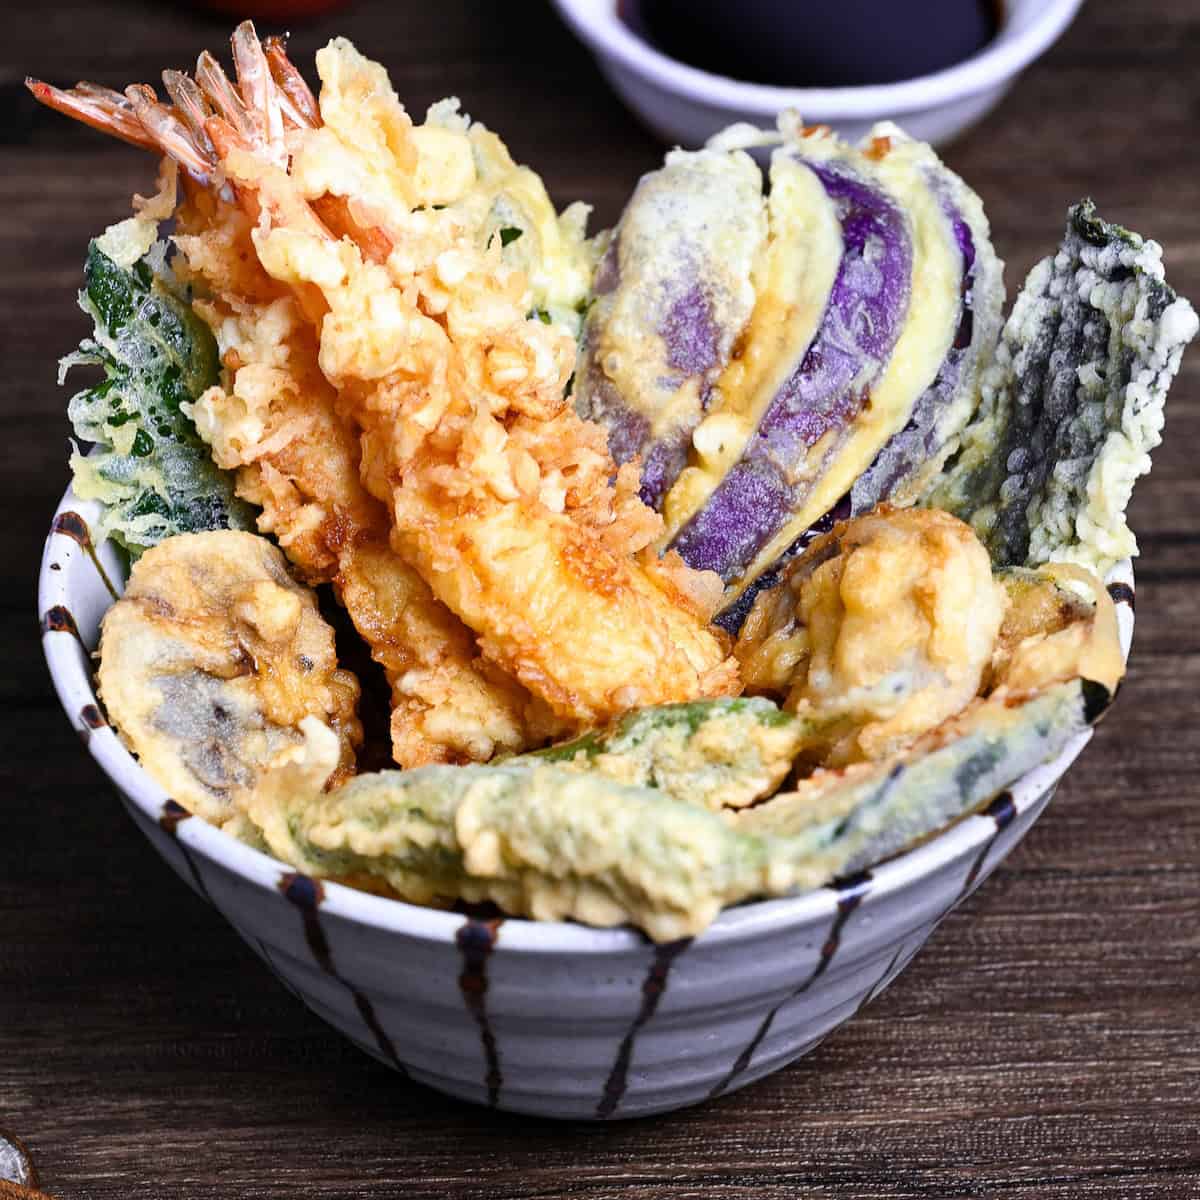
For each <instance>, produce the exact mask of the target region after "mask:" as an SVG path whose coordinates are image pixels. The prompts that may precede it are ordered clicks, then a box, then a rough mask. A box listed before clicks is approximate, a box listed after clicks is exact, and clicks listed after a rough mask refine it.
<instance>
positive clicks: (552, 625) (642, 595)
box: [56, 23, 739, 765]
mask: <svg viewBox="0 0 1200 1200" xmlns="http://www.w3.org/2000/svg"><path fill="white" fill-rule="evenodd" d="M234 48H235V59H236V61H237V63H238V72H239V78H238V87H239V88H240V92H239V91H237V90H235V88H234V85H233V84H232V83H231V82H230V81H229V80H228V79H227V78H226V77H225V76H224V75H223V73H222V72H221V71H220V68H219V67H218V66H217V64H216V63H215V60H213V59H211V57H205V58H203V59H202V61H201V63H200V65H199V66H198V68H197V79H196V81H195V82H194V85H193V83H192V81H189V80H186V79H185V78H184V77H182V76H177V75H173V76H172V78H173V79H174V81H175V84H174V90H172V91H171V95H172V98H173V99H174V100H175V102H176V103H175V106H174V107H171V106H167V105H163V104H161V103H159V102H158V100H157V99H156V97H155V96H154V93H153V91H152V90H151V89H150V88H148V87H135V88H132V89H130V90H129V93H128V99H127V101H122V102H120V103H116V104H115V105H114V104H113V102H112V100H111V97H109V94H108V93H104V97H105V99H103V100H98V99H97V95H98V93H97V92H96V90H95V89H91V88H90V87H89V88H84V89H83V90H82V91H80V92H78V93H77V94H72V95H68V94H66V93H57V94H56V95H57V102H59V103H61V104H62V105H64V106H65V107H66V108H67V109H68V110H70V111H74V112H76V113H79V114H84V113H86V114H89V115H90V116H89V119H96V117H95V113H96V111H97V105H99V108H100V110H102V111H103V112H104V113H105V114H106V116H105V117H104V120H105V121H106V122H107V123H108V126H109V127H110V128H112V129H113V131H114V132H117V133H118V135H120V136H125V137H133V139H134V140H135V141H136V142H137V144H139V145H149V146H156V147H158V148H160V149H162V150H163V151H164V152H165V153H166V154H167V155H168V156H169V157H171V158H172V159H174V160H175V161H176V162H177V163H178V164H179V166H180V168H181V174H182V175H183V176H184V177H185V182H184V188H185V200H184V203H183V205H182V206H181V207H180V208H179V210H178V212H177V214H176V216H177V227H176V244H177V246H178V247H179V249H180V251H181V252H182V254H181V257H182V259H183V260H185V261H184V262H183V263H181V264H180V274H181V275H182V276H183V277H184V279H185V281H186V282H188V283H190V284H192V285H193V288H194V292H195V295H196V296H197V301H196V307H197V309H198V311H200V312H201V313H202V315H203V316H204V317H205V319H206V320H208V322H209V323H210V325H211V326H212V328H213V329H214V331H215V333H216V336H217V340H218V343H219V345H220V348H221V352H222V360H223V364H224V366H225V369H226V378H225V379H224V380H223V386H222V387H220V388H215V389H212V390H211V391H210V392H209V393H207V394H206V395H205V396H204V397H202V398H201V400H200V401H199V402H198V403H197V404H196V405H194V406H193V415H194V418H195V420H196V424H197V427H198V428H199V429H200V431H201V433H202V435H203V436H204V437H205V438H206V439H207V440H209V442H210V444H211V445H212V446H213V449H214V458H215V459H216V460H217V462H218V463H219V464H220V465H221V466H224V467H228V468H236V469H237V470H238V472H239V491H240V492H241V494H242V495H243V496H245V497H246V498H248V499H251V500H254V501H255V502H256V503H258V504H260V505H262V507H263V516H262V518H261V528H262V529H263V530H264V531H269V532H273V533H274V534H275V535H276V536H277V537H278V538H279V541H280V544H281V545H282V546H283V547H284V548H285V550H286V552H287V554H288V555H289V557H291V558H292V560H293V561H294V562H295V563H296V564H297V565H298V566H299V567H300V569H301V572H302V574H303V575H304V577H305V578H306V579H307V580H308V581H310V582H318V581H322V580H331V581H332V582H333V583H334V584H335V586H336V587H337V588H338V590H339V593H340V594H341V596H342V597H343V598H344V599H345V600H346V603H347V605H348V607H349V609H350V614H351V616H352V618H353V619H354V622H355V624H356V626H357V628H358V629H359V630H360V632H362V633H363V635H364V637H366V638H367V639H368V640H369V641H370V642H371V645H372V650H373V652H374V654H375V657H376V658H377V659H378V660H379V661H380V662H382V663H383V664H384V667H385V669H386V671H387V673H388V678H389V682H390V683H391V686H392V689H393V697H394V699H395V702H396V713H395V717H394V719H393V734H394V743H395V751H396V756H397V758H398V759H399V760H400V761H401V763H402V764H403V765H416V764H419V763H422V762H429V761H450V762H460V761H465V760H469V759H471V758H484V757H487V756H488V755H490V754H491V753H494V752H495V751H496V750H497V749H504V750H517V749H522V748H527V747H529V746H532V745H535V744H536V743H537V742H538V741H539V740H544V738H545V737H546V736H547V734H549V733H556V732H561V731H566V730H572V729H576V728H578V727H580V726H582V725H587V724H592V723H595V722H597V721H602V720H604V719H606V718H608V717H610V716H612V715H615V714H617V713H620V712H622V711H624V710H625V709H627V708H629V707H631V706H634V705H639V704H654V703H662V702H668V701H677V700H688V699H693V698H696V697H702V696H717V695H726V694H732V693H736V692H737V691H738V690H739V682H738V675H737V665H736V663H735V661H734V660H733V659H732V658H731V657H729V656H728V647H727V644H726V639H725V638H724V635H722V634H719V633H715V632H713V631H712V630H710V629H709V628H708V620H709V618H710V617H711V615H712V606H713V604H714V602H715V598H716V596H717V595H718V594H719V592H718V589H719V582H718V581H716V580H715V577H711V576H705V575H701V574H699V573H696V572H693V571H690V570H689V569H688V568H687V567H685V566H684V565H683V563H682V562H680V561H677V560H672V561H666V562H659V561H657V560H656V558H655V557H654V555H653V553H652V551H651V550H650V549H649V547H651V546H652V544H653V543H654V541H655V539H656V538H657V537H658V535H659V534H660V532H661V527H662V522H661V520H660V518H659V517H658V516H657V515H656V514H655V513H654V512H653V511H652V510H650V509H648V508H647V507H646V506H645V505H643V504H642V502H641V500H640V499H639V497H638V477H637V467H636V466H635V465H633V464H629V465H627V466H626V467H624V468H623V469H622V470H621V471H620V472H617V471H616V469H615V467H614V464H613V462H612V459H611V457H610V455H609V454H608V450H607V439H606V434H605V432H604V430H603V429H601V428H600V427H599V426H596V425H593V424H590V423H587V422H584V421H582V420H581V419H580V418H579V417H578V416H577V415H576V414H575V412H574V410H573V408H572V407H571V404H570V402H569V400H568V391H569V381H570V377H571V373H572V371H573V368H574V363H575V335H576V334H577V333H578V330H579V326H580V324H581V320H582V317H581V314H582V312H583V311H584V309H585V307H586V301H587V298H588V296H587V293H588V288H589V286H590V278H591V271H592V268H593V266H594V264H595V260H596V257H597V254H598V247H597V246H596V245H593V244H592V243H588V242H587V241H586V239H585V238H584V235H583V226H584V217H585V215H586V214H585V210H584V209H583V208H582V206H573V207H572V208H571V209H568V210H567V211H566V212H564V213H563V214H562V215H561V216H560V215H558V214H557V213H556V212H555V211H554V208H553V205H552V204H551V202H550V199H549V197H548V196H547V194H546V191H545V188H544V186H543V185H542V183H541V181H540V180H539V179H538V178H537V176H536V175H534V174H533V173H532V172H531V171H529V170H528V169H526V168H522V167H518V166H517V165H516V164H515V163H514V162H513V161H512V159H511V158H510V157H509V155H508V152H507V150H506V149H505V148H504V146H503V144H502V143H501V142H500V141H499V139H498V138H496V137H495V136H494V135H493V134H491V133H489V132H488V131H487V130H486V129H484V128H483V127H482V126H479V125H474V124H472V123H471V122H469V121H468V120H467V119H466V118H465V117H463V116H461V115H460V114H459V113H458V110H457V102H449V101H447V102H443V103H442V104H440V105H435V106H434V107H433V108H432V109H431V110H430V112H429V115H428V118H427V120H426V122H425V123H424V124H423V125H420V126H415V125H414V124H413V123H412V121H411V120H410V119H409V117H408V115H407V113H406V112H405V111H404V109H403V107H402V106H401V104H400V101H399V99H398V98H397V97H396V94H395V92H394V91H393V90H392V88H391V85H390V83H389V82H388V79H387V75H386V72H385V71H384V70H383V68H382V67H380V66H379V65H378V64H375V63H372V62H370V61H368V60H367V59H365V58H363V57H362V56H361V55H360V54H359V53H358V52H357V51H356V50H355V49H354V47H353V46H352V45H350V43H349V42H347V41H345V40H342V39H335V40H334V41H333V42H331V43H330V44H329V45H328V46H327V47H325V49H323V50H322V51H320V52H319V54H318V55H317V67H318V71H319V73H320V75H321V79H322V88H321V93H320V99H319V103H318V101H317V100H315V99H314V98H313V97H312V96H311V95H309V94H308V92H307V89H306V88H305V87H304V85H303V83H302V81H300V79H299V76H298V74H297V73H295V71H294V70H291V71H290V72H289V73H288V74H287V75H286V77H282V76H281V77H280V78H276V77H275V76H274V75H273V74H272V73H271V63H270V62H269V61H268V60H267V58H266V57H265V51H264V49H263V47H262V46H261V45H260V44H259V43H258V40H257V37H256V35H255V34H254V30H253V27H252V26H251V25H249V23H244V24H243V25H241V26H239V27H238V30H237V31H236V32H235V34H234ZM276 66H278V64H276ZM285 84H286V86H285ZM181 89H182V90H181ZM112 95H115V93H114V94H112ZM181 97H182V99H181ZM188 97H190V99H188ZM197 97H199V99H198V100H197ZM193 101H195V103H193ZM161 215H162V213H161V212H159V211H158V209H156V210H155V212H154V213H153V214H147V217H146V220H147V221H148V222H149V221H151V217H152V216H153V217H154V218H158V217H161ZM385 546H390V548H391V551H392V552H394V555H395V561H388V560H387V559H386V557H385V556H386V553H387V552H386V551H385V550H384V547H385ZM360 560H361V561H360ZM389 589H390V590H389ZM422 589H424V590H422ZM364 606H365V607H364Z"/></svg>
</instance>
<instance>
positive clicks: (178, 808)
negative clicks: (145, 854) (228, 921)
mask: <svg viewBox="0 0 1200 1200" xmlns="http://www.w3.org/2000/svg"><path fill="white" fill-rule="evenodd" d="M191 815H192V814H191V813H190V812H188V810H187V809H186V808H184V807H183V805H182V804H180V803H179V801H178V800H168V801H167V802H166V803H165V804H164V805H163V806H162V812H161V813H159V816H158V827H159V828H160V829H161V830H162V831H163V832H164V833H165V834H166V835H167V836H168V837H170V838H173V839H174V841H175V844H176V845H177V846H178V847H179V853H180V854H182V855H183V861H184V862H185V863H187V867H188V870H189V871H190V872H191V876H192V880H193V882H194V883H195V884H196V891H198V892H199V893H200V895H201V896H203V897H204V899H205V900H207V901H208V902H209V904H212V903H213V898H212V896H211V895H209V891H208V884H206V883H205V882H204V876H203V875H201V874H200V868H199V867H197V866H196V860H195V859H194V858H193V857H192V852H191V851H190V850H189V849H188V848H187V846H185V845H184V844H183V842H182V840H181V839H180V837H179V826H180V825H181V824H182V823H183V822H184V821H186V820H188V819H189V818H190V817H191ZM213 907H214V908H215V907H216V905H215V904H214V905H213Z"/></svg>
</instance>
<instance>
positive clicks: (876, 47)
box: [554, 0, 1083, 147]
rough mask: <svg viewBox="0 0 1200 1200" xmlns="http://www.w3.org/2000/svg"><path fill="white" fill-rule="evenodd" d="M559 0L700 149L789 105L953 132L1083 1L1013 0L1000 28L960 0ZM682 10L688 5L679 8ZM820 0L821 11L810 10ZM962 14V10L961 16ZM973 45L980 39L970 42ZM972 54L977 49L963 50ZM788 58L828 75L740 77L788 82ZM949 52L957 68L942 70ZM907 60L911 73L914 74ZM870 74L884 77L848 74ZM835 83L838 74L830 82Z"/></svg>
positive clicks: (681, 138) (668, 122) (978, 7)
mask: <svg viewBox="0 0 1200 1200" xmlns="http://www.w3.org/2000/svg"><path fill="white" fill-rule="evenodd" d="M554 3H555V6H556V7H557V8H558V11H559V12H560V14H561V15H562V17H563V19H564V20H565V21H566V23H567V24H568V25H569V26H570V27H571V29H572V30H573V31H574V32H575V34H576V35H577V36H578V37H579V38H580V39H581V40H582V41H583V42H584V43H585V44H586V45H587V46H588V47H589V48H590V49H591V51H592V53H593V54H594V55H595V57H596V61H597V63H598V65H599V67H600V70H601V71H602V72H603V73H604V75H605V77H606V78H607V79H608V81H609V83H610V84H611V85H612V87H613V89H614V90H615V91H616V92H617V94H618V95H619V96H620V97H621V99H622V100H623V101H624V102H625V103H626V104H627V105H628V106H629V107H630V108H631V109H632V110H633V111H634V112H635V113H636V114H637V115H638V116H639V117H640V118H641V120H642V121H643V122H644V123H645V124H646V125H647V126H648V127H649V128H650V129H651V130H653V131H654V133H656V134H657V135H658V136H659V137H661V138H662V139H663V140H664V141H667V142H671V143H677V144H679V145H682V146H688V147H695V146H699V145H702V144H703V143H704V142H705V141H706V140H707V139H708V138H709V137H711V136H712V134H714V133H715V132H717V130H719V129H722V128H724V127H725V126H726V125H730V124H732V123H734V122H736V121H748V122H750V123H751V124H753V125H758V126H761V127H764V128H769V127H771V126H773V125H774V123H775V117H776V115H777V114H778V113H779V112H781V111H782V110H784V109H788V108H793V109H797V110H798V111H799V112H800V114H801V116H802V117H803V119H804V120H805V121H806V122H807V123H809V124H823V125H831V126H832V127H833V128H834V129H836V130H837V131H838V132H839V133H841V134H842V135H843V136H844V137H846V138H848V139H851V140H857V139H858V138H860V137H862V136H863V134H865V133H866V132H867V130H868V129H870V127H871V125H873V124H874V123H875V122H876V121H880V120H884V119H891V120H895V121H897V122H898V123H899V124H901V125H903V126H904V128H905V129H906V130H907V131H908V132H909V133H910V134H911V135H912V136H913V137H916V138H920V139H922V140H923V141H928V142H932V143H934V144H935V145H939V144H942V143H945V142H948V141H950V140H951V139H952V138H955V137H957V136H958V135H959V134H960V133H962V132H964V131H965V130H966V129H968V128H970V127H971V126H972V125H974V124H975V123H976V122H977V121H979V120H981V119H982V118H983V117H984V116H986V114H987V113H989V112H990V111H991V110H992V109H993V108H994V107H995V106H996V104H998V103H999V101H1000V100H1001V99H1002V98H1003V96H1004V94H1005V93H1006V92H1007V91H1008V89H1009V88H1010V87H1012V85H1013V83H1015V82H1016V79H1017V76H1018V75H1019V74H1020V72H1021V71H1022V70H1023V69H1024V68H1025V67H1027V66H1029V64H1030V63H1032V62H1033V61H1034V60H1035V59H1037V58H1038V57H1039V56H1040V55H1041V54H1043V53H1044V52H1045V51H1046V50H1047V49H1048V48H1049V47H1050V46H1051V45H1052V44H1053V43H1054V42H1055V40H1056V39H1057V38H1058V37H1059V36H1060V34H1062V32H1063V31H1064V30H1065V29H1066V28H1067V26H1068V25H1069V24H1070V23H1071V21H1072V20H1073V19H1074V17H1075V15H1076V13H1078V11H1079V9H1080V7H1081V6H1082V4H1083V0H1006V3H1004V4H1003V6H1002V7H1001V6H999V5H997V7H996V9H995V10H994V11H995V12H996V14H997V19H996V20H995V21H994V22H993V23H992V24H990V25H989V23H988V21H989V18H988V15H987V14H988V12H989V11H992V10H990V8H984V7H983V6H982V4H977V3H974V2H972V0H953V4H951V5H950V6H949V7H947V6H946V5H945V4H944V3H943V0H935V3H934V5H933V7H934V8H935V9H937V10H938V11H936V12H934V11H930V10H929V9H927V6H925V5H920V6H916V5H907V6H905V5H898V4H893V5H879V4H877V3H868V2H867V0H846V2H845V3H842V4H839V5H838V6H836V9H834V8H833V7H832V6H825V5H811V6H810V5H807V4H800V3H796V2H793V3H790V4H788V3H783V2H781V0H740V2H739V3H738V4H727V3H724V2H722V3H719V4H717V3H713V2H711V0H691V3H689V4H687V5H680V4H679V3H677V2H676V0H657V2H654V0H650V2H649V3H647V0H640V3H633V2H632V0H623V2H622V3H617V0H554ZM681 8H682V9H685V10H686V12H683V13H680V12H677V11H676V10H678V9H681ZM810 8H811V10H812V14H813V15H811V16H804V15H800V14H803V13H805V12H806V11H807V10H808V9H810ZM942 8H946V12H945V13H942V12H941V9H942ZM955 12H957V13H958V14H959V16H958V17H957V18H953V19H952V18H951V16H950V14H953V13H955ZM898 13H901V14H903V17H904V20H901V18H900V17H898V16H897V14H898ZM872 14H873V15H874V19H873V20H871V19H870V18H871V16H872ZM854 22H858V23H859V24H860V25H865V26H866V27H865V28H861V29H859V31H858V35H859V36H858V40H857V41H853V39H852V38H851V36H850V33H851V28H852V24H853V23H854ZM676 29H678V32H677V33H676V34H675V35H674V36H672V35H671V33H670V31H671V30H676ZM935 29H936V30H937V33H936V35H935V34H934V33H932V32H931V30H935ZM993 33H994V36H993ZM985 39H986V40H985ZM981 42H983V44H982V45H981ZM668 45H669V46H670V47H671V49H672V50H673V51H674V52H675V53H683V54H686V55H687V56H688V57H689V59H691V60H692V62H696V61H699V62H702V63H703V64H704V65H705V66H707V67H711V66H713V65H714V64H715V63H721V64H722V66H723V68H724V69H723V71H722V72H721V73H717V72H715V71H713V70H711V69H702V68H701V67H700V66H695V65H691V63H690V62H683V61H681V60H680V59H679V58H675V57H672V56H671V53H668V51H667V46H668ZM851 45H853V49H852V50H850V49H848V47H850V46H851ZM973 46H978V47H979V48H978V49H977V50H976V51H975V52H974V53H971V52H970V51H971V48H972V47H973ZM756 47H757V50H756ZM964 52H966V53H967V54H968V56H967V57H965V58H961V57H960V56H961V55H962V54H963V53H964ZM790 59H794V60H795V63H796V70H795V75H794V76H793V81H794V82H796V83H802V82H804V81H809V82H813V81H817V82H820V83H821V84H822V85H821V86H786V85H781V84H780V83H778V82H752V81H750V80H749V79H738V78H732V77H731V76H732V74H734V73H738V72H741V73H744V74H746V75H749V74H751V73H753V74H754V75H755V77H756V78H757V79H760V80H762V79H765V80H778V79H780V78H784V77H786V71H787V64H788V61H789V60H790ZM939 62H941V63H944V64H946V65H943V66H941V67H940V69H931V67H934V66H935V64H937V63H939ZM906 63H908V64H911V68H910V69H911V70H912V72H913V77H909V78H904V75H905V74H906V69H905V64H906ZM921 72H926V73H921ZM865 78H873V79H874V80H875V82H871V83H845V82H840V81H843V80H849V79H865ZM830 80H837V81H839V82H837V83H836V84H835V85H834V86H828V85H827V81H830Z"/></svg>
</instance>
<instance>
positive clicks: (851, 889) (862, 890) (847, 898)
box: [708, 871, 871, 1100]
mask: <svg viewBox="0 0 1200 1200" xmlns="http://www.w3.org/2000/svg"><path fill="white" fill-rule="evenodd" d="M870 884H871V872H870V871H863V872H862V873H861V874H858V875H852V876H850V877H849V878H847V879H843V880H840V881H839V882H837V883H835V884H834V885H833V888H834V890H835V891H836V892H837V894H838V902H837V911H836V912H835V913H834V916H833V924H832V925H830V927H829V934H828V936H827V937H826V939H825V943H824V945H823V946H822V947H821V954H820V957H819V958H818V959H817V965H816V966H815V967H814V968H813V970H812V973H811V974H810V975H809V976H808V978H806V979H805V980H804V981H803V982H802V983H801V984H799V985H798V986H797V987H795V988H794V989H793V990H792V991H790V992H789V993H788V994H787V995H786V996H784V998H783V999H782V1000H780V1001H779V1003H778V1004H776V1005H775V1006H774V1008H772V1009H771V1010H770V1012H768V1013H767V1015H766V1016H765V1017H764V1018H763V1019H762V1023H761V1024H760V1025H759V1027H758V1029H757V1030H755V1032H754V1036H753V1037H752V1038H751V1039H750V1041H749V1042H748V1043H747V1044H746V1047H745V1049H744V1050H743V1051H742V1052H741V1054H739V1055H738V1056H737V1060H736V1061H735V1062H734V1064H733V1066H732V1067H730V1069H729V1074H728V1075H726V1076H725V1078H724V1079H722V1080H721V1081H720V1082H719V1083H718V1084H717V1085H716V1087H714V1088H713V1089H712V1091H711V1092H709V1094H708V1098H709V1099H710V1100H715V1099H716V1098H717V1097H718V1096H720V1095H722V1094H723V1093H724V1092H726V1091H728V1090H729V1088H730V1086H731V1085H732V1084H733V1082H734V1080H736V1079H737V1078H738V1076H739V1075H741V1074H742V1073H743V1072H744V1071H745V1070H746V1069H747V1068H748V1067H749V1066H750V1063H751V1061H752V1060H753V1058H754V1054H755V1051H757V1050H758V1048H759V1046H760V1045H761V1044H762V1041H763V1039H764V1038H765V1037H766V1036H767V1034H768V1033H769V1032H770V1030H771V1026H772V1025H774V1023H775V1018H776V1017H777V1016H778V1015H779V1010H780V1009H782V1008H783V1006H784V1005H785V1004H787V1003H788V1002H789V1001H792V1000H796V999H798V998H799V997H800V996H803V995H804V993H805V992H807V991H808V989H809V988H810V987H812V985H813V984H814V983H816V982H817V980H818V979H820V978H821V976H822V975H824V974H825V972H826V970H827V969H828V968H829V964H830V963H831V962H833V958H834V955H835V954H837V952H838V947H839V946H840V945H841V942H842V931H843V930H844V929H845V927H846V922H847V921H848V920H849V919H850V917H851V916H852V915H853V913H854V910H855V909H856V908H858V906H859V905H860V904H861V903H862V900H863V897H864V896H866V894H867V891H868V890H869V888H870Z"/></svg>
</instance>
